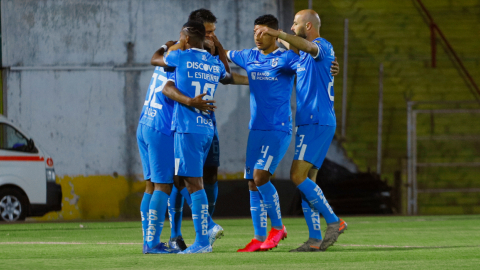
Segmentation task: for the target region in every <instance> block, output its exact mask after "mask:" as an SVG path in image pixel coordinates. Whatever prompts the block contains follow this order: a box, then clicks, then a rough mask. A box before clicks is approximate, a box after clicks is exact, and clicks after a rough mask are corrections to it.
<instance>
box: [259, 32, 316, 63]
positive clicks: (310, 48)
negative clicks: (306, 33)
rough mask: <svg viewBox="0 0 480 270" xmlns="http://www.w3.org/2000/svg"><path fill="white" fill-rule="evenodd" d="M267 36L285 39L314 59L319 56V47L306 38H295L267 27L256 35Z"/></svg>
mask: <svg viewBox="0 0 480 270" xmlns="http://www.w3.org/2000/svg"><path fill="white" fill-rule="evenodd" d="M265 34H267V35H270V36H273V37H276V38H280V39H283V40H285V41H286V42H288V43H289V44H290V45H292V46H293V47H295V48H297V49H299V50H301V51H304V52H306V53H309V54H310V55H312V56H313V57H317V55H318V47H317V45H315V44H313V42H310V41H308V40H306V39H304V38H301V37H297V36H294V35H289V34H287V33H285V32H283V31H279V30H275V29H272V28H270V27H266V26H264V27H260V28H259V29H258V30H257V32H256V33H255V35H260V37H261V36H263V35H265Z"/></svg>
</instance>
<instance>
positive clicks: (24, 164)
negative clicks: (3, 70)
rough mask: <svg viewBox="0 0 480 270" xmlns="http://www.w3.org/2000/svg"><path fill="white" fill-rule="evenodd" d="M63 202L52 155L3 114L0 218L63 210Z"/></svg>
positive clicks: (16, 218) (0, 127) (0, 128)
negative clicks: (56, 180)
mask: <svg viewBox="0 0 480 270" xmlns="http://www.w3.org/2000/svg"><path fill="white" fill-rule="evenodd" d="M61 203H62V190H61V188H60V185H58V184H57V183H56V182H55V169H54V167H53V160H52V158H51V157H50V156H48V155H47V154H46V153H45V151H44V150H43V149H41V148H40V147H39V146H36V145H35V143H34V142H33V140H32V138H31V137H30V136H28V135H27V134H26V133H25V132H23V131H21V129H20V128H18V127H17V126H15V125H14V124H13V123H12V122H10V121H8V119H7V118H6V117H5V116H3V115H1V114H0V221H7V222H11V221H19V220H25V217H28V216H43V215H45V214H46V213H47V212H50V211H60V210H61V208H62V206H61Z"/></svg>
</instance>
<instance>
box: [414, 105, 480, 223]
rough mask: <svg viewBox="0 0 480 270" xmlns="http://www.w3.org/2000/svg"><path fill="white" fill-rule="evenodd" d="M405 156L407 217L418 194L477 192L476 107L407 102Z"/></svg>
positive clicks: (479, 119)
mask: <svg viewBox="0 0 480 270" xmlns="http://www.w3.org/2000/svg"><path fill="white" fill-rule="evenodd" d="M407 153H408V170H407V173H408V192H407V196H408V199H407V213H408V215H416V214H418V213H419V205H418V194H420V193H430V194H435V193H436V194H438V193H451V192H457V193H458V192H460V193H472V192H477V193H478V192H480V179H478V181H476V179H477V178H480V177H478V176H480V173H479V172H480V154H479V153H480V106H479V103H478V102H476V101H456V102H415V101H409V102H407ZM452 175H453V177H452ZM445 179H447V180H445ZM465 179H468V180H465ZM472 179H473V180H472Z"/></svg>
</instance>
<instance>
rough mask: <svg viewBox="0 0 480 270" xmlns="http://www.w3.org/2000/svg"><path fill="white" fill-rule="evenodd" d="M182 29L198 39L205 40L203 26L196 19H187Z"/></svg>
mask: <svg viewBox="0 0 480 270" xmlns="http://www.w3.org/2000/svg"><path fill="white" fill-rule="evenodd" d="M182 31H185V33H186V34H187V35H188V36H190V37H191V38H194V39H196V40H198V41H201V42H203V41H204V40H205V26H203V23H201V22H198V21H188V22H186V23H185V24H184V25H183V29H182Z"/></svg>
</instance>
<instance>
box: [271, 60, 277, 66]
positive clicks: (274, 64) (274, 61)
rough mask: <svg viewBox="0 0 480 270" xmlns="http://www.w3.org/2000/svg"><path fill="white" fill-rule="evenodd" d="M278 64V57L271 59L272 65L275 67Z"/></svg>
mask: <svg viewBox="0 0 480 270" xmlns="http://www.w3.org/2000/svg"><path fill="white" fill-rule="evenodd" d="M277 65H278V58H275V59H272V67H276V66H277Z"/></svg>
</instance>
